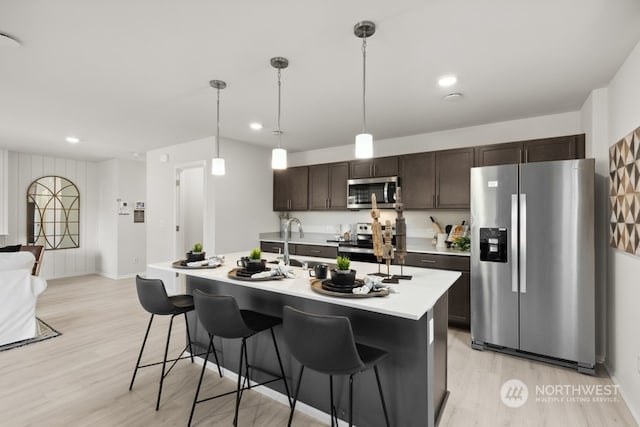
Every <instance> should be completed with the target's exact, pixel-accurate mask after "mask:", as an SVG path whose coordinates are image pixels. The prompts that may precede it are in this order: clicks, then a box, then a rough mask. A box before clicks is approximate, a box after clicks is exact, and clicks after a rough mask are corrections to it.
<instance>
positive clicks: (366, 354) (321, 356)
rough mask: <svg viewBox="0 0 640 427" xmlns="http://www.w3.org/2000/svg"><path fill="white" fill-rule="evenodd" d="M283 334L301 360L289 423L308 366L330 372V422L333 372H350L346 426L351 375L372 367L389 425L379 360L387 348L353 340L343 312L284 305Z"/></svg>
mask: <svg viewBox="0 0 640 427" xmlns="http://www.w3.org/2000/svg"><path fill="white" fill-rule="evenodd" d="M283 319H284V322H283V326H282V327H283V329H284V338H285V342H286V343H287V345H288V346H289V351H290V352H291V354H292V355H293V357H295V358H296V359H297V360H298V362H300V363H301V364H302V367H301V368H300V374H299V376H298V385H297V386H296V391H295V395H294V396H293V405H292V406H291V414H290V415H289V423H288V425H289V426H291V421H292V420H293V413H294V411H295V407H296V402H297V400H298V393H299V391H300V384H301V383H302V374H303V372H304V368H305V367H308V368H310V369H313V370H314V371H317V372H320V373H323V374H328V375H329V396H330V399H331V426H333V425H334V420H335V425H336V426H337V425H338V413H337V411H336V408H335V406H334V404H333V376H334V375H349V426H351V425H352V424H353V376H354V375H355V374H357V373H358V372H362V371H365V370H368V369H370V368H372V367H373V370H374V372H375V374H376V381H377V383H378V391H379V393H380V401H381V402H382V410H383V411H384V419H385V421H386V423H387V427H389V415H388V414H387V407H386V405H385V402H384V395H383V393H382V386H381V385H380V375H379V373H378V363H379V362H380V361H381V360H382V359H384V358H385V357H387V356H388V355H389V353H387V352H386V351H384V350H382V349H379V348H376V347H370V346H367V345H364V344H359V343H356V342H355V339H354V337H353V330H352V329H351V322H350V321H349V319H348V318H347V317H344V316H323V315H316V314H310V313H305V312H303V311H300V310H296V309H295V308H292V307H289V306H285V307H284V317H283Z"/></svg>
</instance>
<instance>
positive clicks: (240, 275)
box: [227, 268, 285, 282]
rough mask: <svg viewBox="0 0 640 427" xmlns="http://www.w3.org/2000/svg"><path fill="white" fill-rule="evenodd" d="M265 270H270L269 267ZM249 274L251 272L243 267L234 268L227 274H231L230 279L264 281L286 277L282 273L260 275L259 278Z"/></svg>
mask: <svg viewBox="0 0 640 427" xmlns="http://www.w3.org/2000/svg"><path fill="white" fill-rule="evenodd" d="M265 271H269V268H267V269H266V270H265ZM248 274H249V273H248V272H247V271H246V270H245V269H243V268H234V269H233V270H231V271H229V273H228V274H227V276H229V278H230V279H235V280H245V281H247V282H264V281H267V280H282V279H284V278H285V276H284V275H282V274H276V275H275V276H269V277H259V278H253V277H251V276H249V275H248Z"/></svg>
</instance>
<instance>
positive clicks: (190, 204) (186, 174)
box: [176, 165, 206, 259]
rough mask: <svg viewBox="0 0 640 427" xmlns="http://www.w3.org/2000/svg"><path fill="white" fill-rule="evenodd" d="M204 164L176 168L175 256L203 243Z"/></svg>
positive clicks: (178, 256) (181, 257) (179, 255)
mask: <svg viewBox="0 0 640 427" xmlns="http://www.w3.org/2000/svg"><path fill="white" fill-rule="evenodd" d="M205 194H206V192H205V182H204V165H193V166H185V167H181V168H177V169H176V258H177V259H184V257H185V253H186V252H189V251H190V250H191V249H192V248H193V245H194V243H196V242H200V243H204V242H203V240H204V209H205Z"/></svg>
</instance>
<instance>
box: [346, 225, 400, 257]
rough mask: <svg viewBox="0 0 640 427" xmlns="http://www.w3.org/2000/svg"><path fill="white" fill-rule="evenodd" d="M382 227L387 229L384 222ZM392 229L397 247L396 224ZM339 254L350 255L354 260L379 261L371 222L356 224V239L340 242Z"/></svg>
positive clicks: (392, 240) (392, 242)
mask: <svg viewBox="0 0 640 427" xmlns="http://www.w3.org/2000/svg"><path fill="white" fill-rule="evenodd" d="M382 229H383V230H384V229H385V226H384V224H382ZM391 230H392V232H393V238H392V239H391V244H392V245H393V246H394V247H395V244H396V236H395V233H396V229H395V226H392V227H391ZM338 255H340V256H346V257H349V259H351V260H352V261H364V262H378V261H377V259H376V257H375V255H374V254H373V230H372V227H371V223H367V222H364V223H358V224H356V236H355V239H353V240H350V241H347V242H339V243H338Z"/></svg>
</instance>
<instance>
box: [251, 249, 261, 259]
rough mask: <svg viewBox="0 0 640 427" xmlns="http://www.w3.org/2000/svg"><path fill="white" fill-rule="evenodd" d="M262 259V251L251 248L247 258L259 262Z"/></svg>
mask: <svg viewBox="0 0 640 427" xmlns="http://www.w3.org/2000/svg"><path fill="white" fill-rule="evenodd" d="M261 257H262V251H261V250H260V249H258V248H253V249H252V250H251V252H250V253H249V258H251V259H257V260H259V259H260V258H261Z"/></svg>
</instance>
